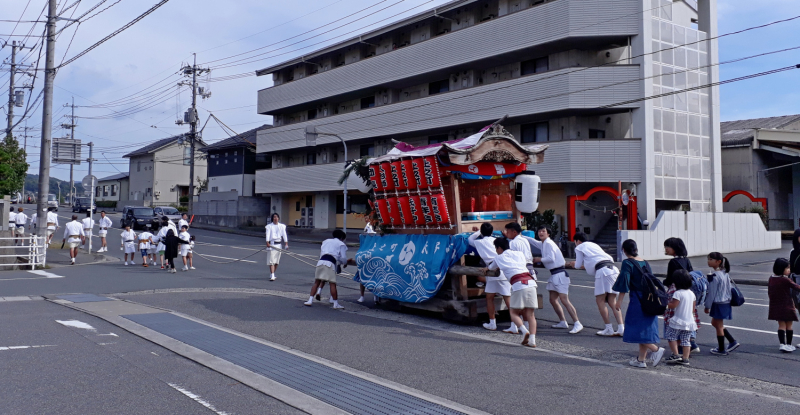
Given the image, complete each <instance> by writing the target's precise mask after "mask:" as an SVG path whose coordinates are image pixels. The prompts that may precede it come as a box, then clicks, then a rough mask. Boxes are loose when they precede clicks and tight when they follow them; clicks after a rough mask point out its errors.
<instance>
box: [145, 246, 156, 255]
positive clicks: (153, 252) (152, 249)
mask: <svg viewBox="0 0 800 415" xmlns="http://www.w3.org/2000/svg"><path fill="white" fill-rule="evenodd" d="M147 254H148V255H155V254H156V249H155V248H152V247H151V248H150V249H148V250H147Z"/></svg>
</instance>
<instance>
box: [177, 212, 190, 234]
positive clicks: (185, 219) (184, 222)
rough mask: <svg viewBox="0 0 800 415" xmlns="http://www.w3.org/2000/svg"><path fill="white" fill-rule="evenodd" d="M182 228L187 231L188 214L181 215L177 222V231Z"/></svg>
mask: <svg viewBox="0 0 800 415" xmlns="http://www.w3.org/2000/svg"><path fill="white" fill-rule="evenodd" d="M184 226H185V227H186V229H189V214H188V213H183V214H181V218H180V220H178V230H180V229H183V227H184Z"/></svg>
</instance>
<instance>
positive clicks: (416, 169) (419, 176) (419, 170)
mask: <svg viewBox="0 0 800 415" xmlns="http://www.w3.org/2000/svg"><path fill="white" fill-rule="evenodd" d="M411 172H412V174H413V176H414V181H415V182H416V183H417V188H418V189H427V188H428V183H427V182H426V181H425V180H424V179H423V178H424V177H425V162H424V161H423V160H422V157H417V158H414V159H411Z"/></svg>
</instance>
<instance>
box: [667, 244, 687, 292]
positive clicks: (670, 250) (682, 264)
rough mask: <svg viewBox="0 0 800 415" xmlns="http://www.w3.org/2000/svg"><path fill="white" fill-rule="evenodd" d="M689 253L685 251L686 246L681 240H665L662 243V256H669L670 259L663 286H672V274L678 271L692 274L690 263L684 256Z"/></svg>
mask: <svg viewBox="0 0 800 415" xmlns="http://www.w3.org/2000/svg"><path fill="white" fill-rule="evenodd" d="M688 254H689V253H688V252H687V250H686V245H685V244H684V243H683V240H682V239H681V238H667V240H665V241H664V255H669V256H671V257H672V259H670V260H669V264H667V278H665V279H664V286H665V287H668V288H669V286H670V285H672V274H673V273H675V271H677V270H679V269H683V270H686V272H692V271H694V269H692V262H691V261H689V258H686V256H687V255H688Z"/></svg>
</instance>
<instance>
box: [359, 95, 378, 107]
mask: <svg viewBox="0 0 800 415" xmlns="http://www.w3.org/2000/svg"><path fill="white" fill-rule="evenodd" d="M374 106H375V96H374V95H373V96H371V97H366V98H361V109H362V110H363V109H367V108H372V107H374Z"/></svg>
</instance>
